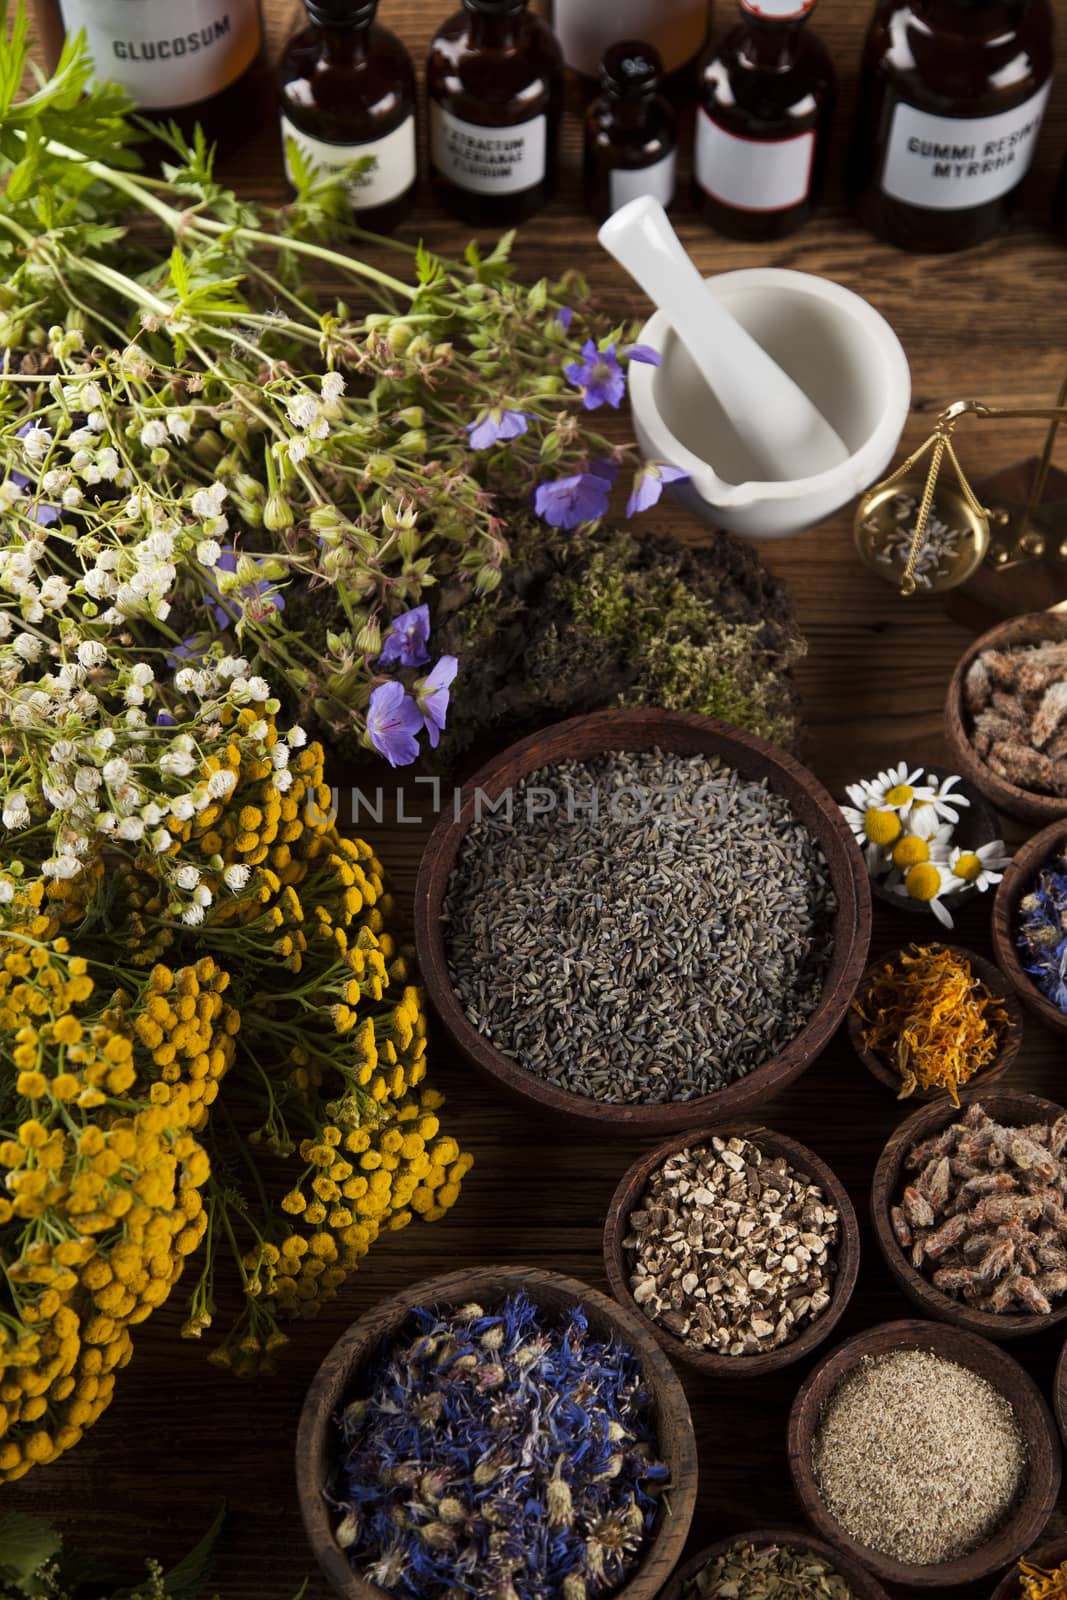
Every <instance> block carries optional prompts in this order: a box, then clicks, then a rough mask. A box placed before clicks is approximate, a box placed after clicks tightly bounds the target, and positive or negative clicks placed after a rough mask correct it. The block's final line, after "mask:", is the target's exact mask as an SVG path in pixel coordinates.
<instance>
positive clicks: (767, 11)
mask: <svg viewBox="0 0 1067 1600" xmlns="http://www.w3.org/2000/svg"><path fill="white" fill-rule="evenodd" d="M740 6H741V10H742V11H744V12H745V13H746V14H747V15H748V16H750V17H755V18H757V20H758V21H760V22H799V21H800V20H801V18H802V17H806V16H809V15H810V14H811V12H813V11H814V10H815V0H740Z"/></svg>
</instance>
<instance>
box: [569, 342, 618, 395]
mask: <svg viewBox="0 0 1067 1600" xmlns="http://www.w3.org/2000/svg"><path fill="white" fill-rule="evenodd" d="M582 355H583V357H584V358H585V359H584V360H582V361H572V362H570V363H569V365H567V366H566V367H564V369H563V370H564V372H565V374H566V377H567V382H568V383H573V384H574V387H575V388H576V389H580V390H581V391H582V405H583V406H584V407H585V409H586V410H587V411H595V410H596V408H597V406H602V405H609V406H613V407H614V408H615V410H616V411H617V410H618V408H619V402H620V401H621V399H622V397H623V395H624V394H625V393H626V378H625V376H624V375H623V370H622V368H621V367H620V366H619V363H618V361H617V360H616V359H615V346H614V345H613V344H609V345H608V347H607V349H606V350H598V349H597V347H596V345H595V344H594V343H593V341H592V339H587V340H586V341H585V343H584V344H583V346H582Z"/></svg>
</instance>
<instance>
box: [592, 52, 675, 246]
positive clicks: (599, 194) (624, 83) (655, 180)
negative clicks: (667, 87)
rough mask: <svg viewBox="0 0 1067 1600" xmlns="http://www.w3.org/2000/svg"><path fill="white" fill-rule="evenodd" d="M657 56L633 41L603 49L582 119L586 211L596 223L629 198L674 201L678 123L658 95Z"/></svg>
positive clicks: (659, 70)
mask: <svg viewBox="0 0 1067 1600" xmlns="http://www.w3.org/2000/svg"><path fill="white" fill-rule="evenodd" d="M662 77H663V63H662V61H661V60H660V57H659V52H658V51H657V50H655V49H653V47H652V46H651V45H649V44H644V43H642V42H641V41H640V40H638V39H624V40H622V41H621V42H620V43H619V44H615V45H612V47H611V49H610V50H608V51H606V52H605V54H604V59H603V61H602V62H601V64H600V89H601V92H600V94H599V96H598V97H597V99H595V100H594V101H593V102H592V104H591V105H590V107H589V109H588V111H587V112H586V115H585V140H584V152H583V160H582V180H583V192H584V195H585V204H586V209H587V210H588V211H589V212H591V213H592V215H593V216H594V217H595V218H596V219H597V221H598V222H603V221H604V219H605V217H610V216H611V214H612V212H613V211H617V210H618V209H619V207H620V206H624V205H625V204H626V202H627V201H628V200H634V199H636V198H637V197H638V196H639V195H643V194H650V195H654V196H655V198H656V199H657V200H659V201H661V203H662V204H663V205H664V206H669V205H670V203H671V201H672V200H673V199H674V168H675V154H676V149H677V144H678V127H677V119H676V117H675V115H674V109H673V107H672V106H671V103H670V101H669V100H667V99H665V98H664V96H663V95H662V94H660V93H659V92H658V91H659V86H660V82H661V79H662Z"/></svg>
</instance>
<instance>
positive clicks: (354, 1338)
mask: <svg viewBox="0 0 1067 1600" xmlns="http://www.w3.org/2000/svg"><path fill="white" fill-rule="evenodd" d="M296 1473H297V1491H298V1495H299V1501H300V1509H301V1513H302V1516H303V1519H304V1527H305V1530H306V1532H307V1536H308V1539H309V1541H310V1544H311V1547H312V1549H313V1551H314V1553H315V1556H316V1558H317V1559H318V1562H319V1565H320V1566H321V1567H322V1570H323V1572H324V1573H325V1575H326V1577H327V1578H328V1580H329V1582H330V1584H331V1585H332V1586H333V1588H334V1589H335V1590H336V1591H337V1593H338V1594H340V1595H343V1596H344V1597H345V1600H388V1597H389V1596H391V1595H392V1596H402V1597H404V1600H416V1597H418V1596H420V1595H425V1594H427V1593H434V1594H437V1593H440V1594H445V1593H454V1592H455V1593H458V1592H459V1590H460V1589H461V1588H462V1591H463V1592H464V1593H465V1594H469V1595H471V1596H472V1597H475V1600H477V1597H479V1596H481V1597H485V1600H489V1597H492V1596H499V1595H502V1594H512V1595H514V1594H516V1593H518V1594H545V1595H558V1596H567V1597H570V1596H574V1597H575V1600H577V1597H579V1596H584V1597H588V1600H601V1597H604V1600H606V1597H608V1596H612V1597H614V1600H653V1597H654V1596H655V1595H657V1594H659V1592H660V1591H661V1589H662V1588H663V1585H664V1584H665V1583H666V1581H667V1579H668V1577H669V1576H670V1574H671V1572H672V1571H673V1569H674V1567H675V1565H676V1563H677V1561H678V1558H679V1556H680V1555H681V1553H682V1549H683V1548H684V1545H685V1541H686V1537H687V1535H688V1532H689V1526H690V1523H691V1521H692V1517H693V1510H694V1507H695V1504H696V1492H697V1452H696V1440H695V1437H694V1434H693V1424H692V1421H691V1418H690V1415H689V1407H688V1404H687V1402H686V1398H685V1393H684V1391H683V1389H682V1386H681V1384H680V1382H679V1380H678V1378H677V1376H676V1375H675V1373H674V1371H673V1369H672V1367H671V1365H670V1362H669V1361H668V1360H667V1358H666V1356H665V1355H664V1354H663V1352H662V1351H661V1350H660V1348H659V1346H658V1345H657V1344H656V1341H655V1340H654V1339H653V1338H652V1336H651V1335H650V1334H649V1332H648V1330H647V1328H646V1327H645V1325H644V1323H643V1322H642V1320H641V1318H640V1317H638V1316H636V1315H635V1314H634V1313H633V1312H632V1311H629V1310H627V1309H626V1308H625V1307H622V1306H619V1305H617V1304H616V1302H615V1301H613V1300H611V1299H610V1298H609V1297H608V1296H607V1295H604V1294H601V1293H599V1292H598V1291H597V1290H595V1289H590V1288H589V1287H587V1285H585V1284H584V1283H579V1282H578V1281H577V1280H576V1279H574V1278H567V1277H563V1276H562V1275H560V1274H559V1273H555V1272H543V1271H537V1270H533V1269H525V1268H521V1267H477V1268H472V1269H468V1270H465V1271H460V1272H453V1273H447V1274H445V1275H443V1276H440V1277H436V1278H431V1279H428V1280H427V1281H425V1282H423V1283H419V1284H415V1285H414V1286H413V1287H412V1288H409V1289H407V1290H404V1291H403V1292H402V1293H400V1294H397V1295H394V1296H393V1297H392V1298H391V1299H388V1300H385V1301H383V1302H382V1303H381V1304H380V1305H378V1306H376V1307H374V1309H373V1310H371V1311H369V1312H367V1314H366V1315H365V1316H363V1317H361V1318H360V1320H359V1321H358V1322H356V1323H354V1324H353V1325H352V1327H350V1328H349V1329H348V1331H347V1333H345V1334H343V1335H342V1337H341V1338H340V1339H339V1340H338V1342H337V1344H335V1345H334V1347H333V1349H332V1350H331V1351H330V1353H329V1355H328V1356H327V1357H326V1359H325V1361H324V1362H323V1364H322V1366H321V1367H320V1368H319V1371H318V1373H317V1374H316V1376H315V1379H314V1381H313V1382H312V1385H311V1388H310V1390H309V1391H308V1395H307V1399H306V1400H305V1402H304V1408H303V1411H302V1412H301V1417H300V1426H299V1430H298V1434H297V1449H296Z"/></svg>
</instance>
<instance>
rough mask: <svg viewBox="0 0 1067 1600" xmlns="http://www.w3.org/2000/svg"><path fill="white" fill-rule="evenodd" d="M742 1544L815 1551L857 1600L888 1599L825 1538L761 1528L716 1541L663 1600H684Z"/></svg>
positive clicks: (671, 1585) (683, 1572)
mask: <svg viewBox="0 0 1067 1600" xmlns="http://www.w3.org/2000/svg"><path fill="white" fill-rule="evenodd" d="M738 1544H751V1545H754V1546H755V1548H756V1549H757V1550H763V1549H766V1547H767V1546H768V1545H770V1544H785V1545H791V1546H792V1548H793V1549H794V1550H811V1551H813V1552H814V1554H815V1555H819V1556H822V1557H823V1559H824V1560H825V1561H827V1562H830V1563H832V1564H833V1568H834V1571H835V1572H839V1573H840V1574H841V1576H842V1578H844V1579H845V1581H846V1582H847V1584H848V1586H849V1588H850V1589H851V1590H852V1593H853V1595H854V1596H855V1600H888V1596H887V1595H886V1592H885V1590H884V1589H883V1588H882V1585H881V1584H880V1583H879V1582H878V1580H877V1579H876V1578H873V1577H872V1576H871V1574H870V1573H869V1572H868V1571H867V1570H866V1568H865V1567H861V1566H860V1564H859V1562H858V1561H853V1559H852V1557H851V1556H849V1555H846V1554H845V1552H844V1551H843V1550H835V1549H834V1548H833V1547H832V1546H831V1545H828V1544H825V1543H824V1542H823V1541H822V1539H814V1538H812V1536H811V1534H810V1533H794V1532H793V1531H792V1529H790V1528H757V1529H755V1530H754V1531H753V1532H745V1533H735V1534H733V1535H732V1536H731V1537H730V1538H729V1539H718V1540H716V1542H715V1543H714V1544H709V1545H708V1546H707V1548H706V1549H704V1550H701V1551H700V1552H699V1553H698V1554H697V1555H695V1556H694V1557H693V1559H692V1560H691V1561H687V1562H686V1563H685V1565H684V1566H681V1567H679V1568H678V1571H677V1572H676V1573H675V1574H674V1577H673V1578H672V1579H671V1581H670V1583H669V1584H668V1585H667V1587H666V1588H665V1589H664V1591H663V1593H662V1595H661V1596H660V1600H682V1591H683V1589H684V1588H685V1585H686V1584H687V1583H688V1582H689V1580H690V1578H695V1577H696V1576H697V1574H698V1573H700V1572H703V1570H704V1568H705V1567H706V1566H707V1564H708V1562H709V1561H714V1559H715V1557H716V1556H723V1555H725V1554H726V1552H727V1551H728V1550H732V1549H733V1548H734V1546H735V1545H738Z"/></svg>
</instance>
